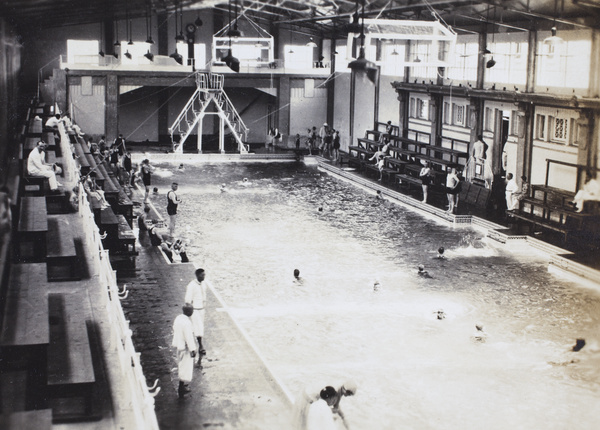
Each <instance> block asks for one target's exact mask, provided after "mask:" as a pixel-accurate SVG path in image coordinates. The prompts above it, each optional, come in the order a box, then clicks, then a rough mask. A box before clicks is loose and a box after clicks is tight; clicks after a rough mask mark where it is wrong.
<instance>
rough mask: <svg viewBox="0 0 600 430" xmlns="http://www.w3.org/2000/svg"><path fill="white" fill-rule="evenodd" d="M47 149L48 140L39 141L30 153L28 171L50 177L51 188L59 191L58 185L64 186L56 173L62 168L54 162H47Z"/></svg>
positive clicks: (34, 174) (31, 173)
mask: <svg viewBox="0 0 600 430" xmlns="http://www.w3.org/2000/svg"><path fill="white" fill-rule="evenodd" d="M45 150H46V142H44V141H43V140H40V141H39V142H38V143H37V146H36V147H35V148H33V149H32V150H31V152H30V153H29V157H27V173H29V174H30V175H31V176H43V177H45V178H48V184H49V185H50V190H51V191H53V192H57V191H58V187H59V186H62V184H61V183H59V182H58V181H57V180H56V173H60V168H59V167H57V166H55V165H53V164H48V163H46V161H45V160H44V158H45V157H44V155H45V153H44V151H45ZM55 172H56V173H55Z"/></svg>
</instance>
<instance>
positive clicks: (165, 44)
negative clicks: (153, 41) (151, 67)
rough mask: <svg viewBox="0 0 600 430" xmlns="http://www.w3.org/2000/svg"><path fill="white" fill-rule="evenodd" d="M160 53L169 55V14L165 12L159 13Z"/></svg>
mask: <svg viewBox="0 0 600 430" xmlns="http://www.w3.org/2000/svg"><path fill="white" fill-rule="evenodd" d="M156 18H157V23H158V24H157V28H158V55H169V15H168V14H167V13H165V12H161V13H159V14H157V16H156Z"/></svg>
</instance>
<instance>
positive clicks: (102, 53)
mask: <svg viewBox="0 0 600 430" xmlns="http://www.w3.org/2000/svg"><path fill="white" fill-rule="evenodd" d="M99 45H100V51H99V52H98V55H99V56H101V57H102V58H104V56H105V55H106V54H105V53H104V50H103V49H102V46H104V21H102V22H101V23H100V43H99Z"/></svg>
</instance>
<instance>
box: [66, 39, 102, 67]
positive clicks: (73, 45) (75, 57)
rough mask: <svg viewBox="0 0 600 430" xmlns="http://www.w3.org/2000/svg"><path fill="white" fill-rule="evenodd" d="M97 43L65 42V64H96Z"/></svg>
mask: <svg viewBox="0 0 600 430" xmlns="http://www.w3.org/2000/svg"><path fill="white" fill-rule="evenodd" d="M99 46H100V45H99V43H98V41H97V40H71V39H69V40H67V62H68V63H71V64H73V63H77V64H98V51H99V50H100V49H99Z"/></svg>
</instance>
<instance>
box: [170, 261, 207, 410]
mask: <svg viewBox="0 0 600 430" xmlns="http://www.w3.org/2000/svg"><path fill="white" fill-rule="evenodd" d="M195 275H196V279H194V280H192V281H191V282H190V283H189V284H188V285H187V287H186V291H185V298H184V300H185V304H184V305H183V307H182V314H180V315H178V316H177V317H176V318H175V320H174V321H173V342H172V346H173V347H174V348H175V349H176V350H177V377H178V379H179V386H178V388H177V394H178V395H179V398H180V399H181V398H183V397H184V396H185V394H187V393H189V392H190V391H191V390H190V387H189V384H190V383H191V382H192V379H193V376H194V364H197V365H198V366H199V367H201V361H202V356H204V355H206V350H205V349H204V346H203V345H202V338H203V337H204V320H205V312H206V310H205V307H206V294H207V291H208V285H207V281H206V280H205V277H206V272H205V270H204V269H197V270H196V272H195Z"/></svg>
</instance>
